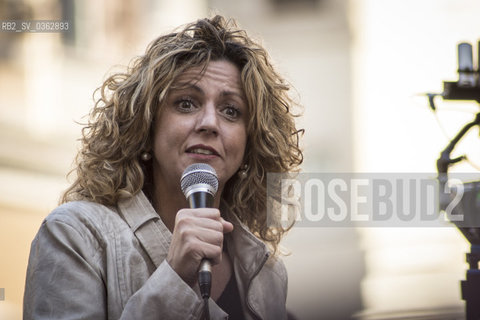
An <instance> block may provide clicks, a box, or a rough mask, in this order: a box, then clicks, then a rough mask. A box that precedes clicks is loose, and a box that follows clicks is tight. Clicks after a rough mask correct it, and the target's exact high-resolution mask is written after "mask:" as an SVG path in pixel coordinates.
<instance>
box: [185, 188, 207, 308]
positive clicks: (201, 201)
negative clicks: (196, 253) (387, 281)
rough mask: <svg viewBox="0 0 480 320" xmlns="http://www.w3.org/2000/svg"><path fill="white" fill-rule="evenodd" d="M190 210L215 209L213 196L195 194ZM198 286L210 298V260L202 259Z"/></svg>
mask: <svg viewBox="0 0 480 320" xmlns="http://www.w3.org/2000/svg"><path fill="white" fill-rule="evenodd" d="M188 202H189V204H190V208H192V209H197V208H211V207H213V195H212V194H211V193H208V192H205V191H198V192H193V193H192V194H190V196H189V197H188ZM198 285H199V287H200V293H201V295H202V298H203V299H208V298H209V297H210V289H211V286H212V264H211V263H210V260H208V259H202V262H200V267H199V268H198Z"/></svg>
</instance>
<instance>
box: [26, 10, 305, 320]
mask: <svg viewBox="0 0 480 320" xmlns="http://www.w3.org/2000/svg"><path fill="white" fill-rule="evenodd" d="M288 90H289V87H288V86H287V85H286V84H285V82H284V81H283V80H282V78H281V77H280V76H279V75H278V74H277V73H276V72H275V71H274V69H273V67H272V65H271V63H270V62H269V58H268V55H267V53H266V51H265V50H264V49H263V48H262V47H261V46H260V45H258V44H257V43H255V42H254V41H252V40H251V39H250V38H249V37H248V36H247V35H246V33H245V32H244V31H242V30H240V29H238V28H237V27H236V25H235V23H234V22H233V21H226V20H225V19H224V18H223V17H221V16H215V17H214V18H212V19H203V20H198V21H197V22H194V23H192V24H189V25H187V26H186V27H184V28H183V29H182V30H178V31H176V32H173V33H170V34H167V35H164V36H161V37H159V38H158V39H156V40H155V41H153V42H152V43H151V44H150V45H149V47H148V48H147V50H146V53H145V54H144V55H143V56H141V57H139V58H137V59H135V60H134V61H133V62H132V63H131V65H130V67H129V68H128V70H127V71H126V72H124V73H118V74H114V75H112V76H110V77H109V78H108V79H107V80H106V81H105V82H104V83H103V85H102V86H101V87H100V88H99V98H98V100H97V101H96V104H95V107H94V108H93V110H92V112H91V114H90V120H89V121H88V124H87V125H86V127H85V128H84V129H83V131H82V147H81V149H80V151H79V153H78V155H77V159H76V169H75V172H76V176H75V180H74V182H73V184H72V185H71V186H70V187H69V189H68V190H67V191H66V192H65V194H64V195H63V198H62V204H61V205H60V206H59V207H58V208H56V209H55V210H54V211H53V212H52V213H51V214H50V215H49V216H48V217H47V218H46V219H45V221H44V222H43V223H42V225H41V227H40V230H39V231H38V234H37V235H36V237H35V239H34V240H33V242H32V247H31V253H30V258H29V265H28V270H27V278H26V287H25V297H24V318H25V319H202V318H203V317H209V318H211V319H226V318H227V317H228V318H229V319H286V318H287V312H286V308H285V301H286V294H287V274H286V270H285V267H284V265H283V263H282V262H281V260H280V259H279V258H278V250H277V246H278V243H279V242H280V240H281V238H282V235H283V234H284V232H285V231H286V229H284V228H282V227H281V226H280V224H278V223H277V224H276V223H273V224H272V223H269V222H268V221H267V204H266V203H267V178H266V177H267V172H287V171H293V170H297V169H298V166H299V165H300V164H301V162H302V152H301V150H300V149H299V147H298V133H299V131H298V130H297V129H296V128H295V123H294V115H293V114H292V112H291V108H292V106H293V103H292V100H291V99H290V98H289V97H288V95H287V92H288ZM198 163H200V164H205V165H208V166H207V167H208V168H212V172H211V174H212V175H214V176H215V177H216V179H218V185H217V186H215V188H216V193H215V197H214V200H213V204H212V205H211V206H210V207H209V208H190V206H189V202H188V201H187V198H186V196H185V194H184V193H183V192H182V188H181V183H180V181H181V179H182V175H183V174H184V172H185V169H187V168H188V167H189V166H190V165H192V164H198ZM207 171H208V170H207ZM287 229H288V228H287ZM205 260H207V261H210V263H211V265H212V271H211V273H212V278H211V292H210V298H209V299H208V300H205V301H207V303H206V304H204V301H203V300H202V295H201V293H200V289H199V285H198V281H197V275H198V271H199V270H198V269H199V266H200V264H201V262H202V261H205Z"/></svg>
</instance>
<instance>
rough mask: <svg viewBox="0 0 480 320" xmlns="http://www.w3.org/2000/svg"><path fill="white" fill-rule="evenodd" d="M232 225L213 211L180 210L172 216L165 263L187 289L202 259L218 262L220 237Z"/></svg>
mask: <svg viewBox="0 0 480 320" xmlns="http://www.w3.org/2000/svg"><path fill="white" fill-rule="evenodd" d="M232 230H233V225H232V224H231V223H230V222H228V221H225V220H224V219H223V218H222V217H221V216H220V211H219V210H218V209H215V208H201V209H182V210H180V211H178V212H177V215H176V217H175V227H174V229H173V236H172V243H171V244H170V248H169V250H168V255H167V261H168V263H169V264H170V266H171V267H172V268H173V270H175V272H177V274H178V275H179V276H180V277H181V278H182V279H183V281H185V282H186V283H187V284H188V285H189V286H191V287H193V285H194V284H195V283H196V281H197V270H198V267H199V265H200V262H201V261H202V259H204V258H208V259H210V261H211V262H212V265H215V264H218V263H220V262H221V260H222V250H223V234H224V233H228V232H231V231H232Z"/></svg>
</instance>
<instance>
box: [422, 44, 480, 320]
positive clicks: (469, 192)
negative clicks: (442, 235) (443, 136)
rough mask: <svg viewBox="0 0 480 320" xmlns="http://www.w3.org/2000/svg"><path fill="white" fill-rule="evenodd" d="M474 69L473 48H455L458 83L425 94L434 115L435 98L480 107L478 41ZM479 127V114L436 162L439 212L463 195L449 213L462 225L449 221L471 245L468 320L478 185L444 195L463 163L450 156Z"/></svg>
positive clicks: (476, 256)
mask: <svg viewBox="0 0 480 320" xmlns="http://www.w3.org/2000/svg"><path fill="white" fill-rule="evenodd" d="M477 52H478V53H477V57H478V59H477V69H475V68H474V60H473V55H472V45H471V44H469V43H465V42H464V43H460V44H459V45H458V75H459V77H458V81H456V82H449V81H444V82H443V93H440V94H436V93H427V96H428V100H429V104H430V108H431V109H432V110H433V111H435V110H436V107H435V101H434V98H435V97H436V96H441V97H442V98H443V99H444V100H467V101H468V100H470V101H476V102H478V103H480V81H479V64H480V41H479V42H478V51H477ZM475 126H480V112H479V113H477V114H476V116H475V119H474V120H472V121H471V122H469V123H467V124H466V125H465V126H464V127H463V128H462V129H461V130H460V131H459V132H458V133H457V135H456V136H455V137H454V138H453V139H452V140H451V141H450V143H449V144H448V145H447V147H446V148H445V149H444V150H443V151H442V152H441V153H440V158H438V160H437V171H438V180H439V186H440V190H439V191H440V209H441V210H446V209H447V205H448V203H450V201H451V200H452V198H453V197H455V196H456V195H457V193H458V191H459V190H460V189H461V190H462V192H463V194H462V196H461V200H460V201H459V202H458V204H457V205H456V206H455V207H454V208H453V209H452V211H451V217H454V216H455V215H460V214H461V215H463V217H464V219H463V221H452V222H453V223H454V224H455V226H456V227H457V228H458V229H459V230H460V231H461V232H462V234H463V235H464V236H465V238H466V239H467V240H468V241H469V242H470V244H471V247H470V251H471V252H470V253H467V262H468V263H469V269H468V270H467V276H466V280H463V281H462V282H461V288H462V299H463V300H465V302H466V317H467V320H473V319H475V320H478V319H480V269H479V265H478V263H479V261H480V181H473V182H467V183H463V184H462V185H461V186H460V185H457V186H456V187H455V186H453V187H451V190H452V193H446V192H445V190H448V188H450V187H449V186H448V185H447V184H448V168H449V167H450V166H451V165H453V164H455V163H457V162H459V161H462V160H464V159H466V156H460V157H457V158H453V159H452V158H451V157H450V154H451V153H452V151H453V149H454V148H455V146H456V144H457V143H458V142H459V141H460V140H461V139H462V137H463V136H464V135H465V134H466V133H467V132H468V131H469V130H470V129H471V128H473V127H475Z"/></svg>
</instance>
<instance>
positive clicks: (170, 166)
mask: <svg viewBox="0 0 480 320" xmlns="http://www.w3.org/2000/svg"><path fill="white" fill-rule="evenodd" d="M200 71H201V67H195V68H191V69H187V70H186V71H185V72H184V73H183V74H181V75H180V76H179V77H178V78H177V79H176V81H175V82H174V84H173V86H172V87H173V88H172V89H170V90H169V93H168V95H167V97H166V99H165V103H164V105H163V106H162V108H161V111H159V112H158V114H157V118H156V121H155V128H154V137H153V154H154V161H153V170H154V172H153V173H154V177H155V178H154V179H155V183H164V184H171V183H174V184H178V185H179V184H180V177H181V175H182V173H183V171H184V170H185V168H186V167H187V166H189V165H190V164H193V163H199V162H201V163H207V164H209V165H211V166H212V167H213V168H214V169H215V171H216V172H217V175H218V178H219V191H221V190H222V189H223V186H224V185H225V183H226V182H227V181H228V179H230V177H232V175H233V174H234V173H235V172H236V171H237V170H238V168H239V167H240V166H241V164H242V160H243V156H244V153H245V146H246V141H247V132H246V122H247V116H248V115H247V112H248V108H247V104H246V102H245V96H244V92H243V89H242V85H241V81H240V72H239V70H238V68H237V67H236V66H235V65H234V64H233V63H231V62H229V61H226V60H219V61H212V62H210V63H209V64H208V65H207V68H206V72H205V73H204V74H203V76H202V77H200Z"/></svg>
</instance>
